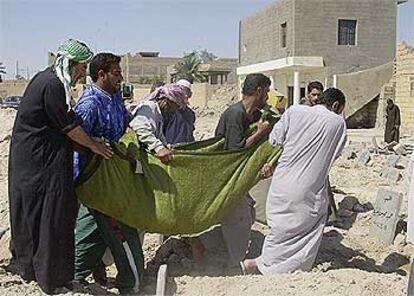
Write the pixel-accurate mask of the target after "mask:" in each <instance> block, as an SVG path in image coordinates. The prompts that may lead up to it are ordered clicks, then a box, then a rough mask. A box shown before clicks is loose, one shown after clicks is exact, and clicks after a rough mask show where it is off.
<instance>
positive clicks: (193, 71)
mask: <svg viewBox="0 0 414 296" xmlns="http://www.w3.org/2000/svg"><path fill="white" fill-rule="evenodd" d="M201 63H202V61H201V59H200V58H199V57H198V56H197V55H196V53H195V52H192V53H190V54H188V55H186V56H184V57H183V59H182V60H181V61H179V62H178V63H177V64H175V66H174V68H175V70H176V71H177V72H176V77H177V79H188V80H190V81H193V82H204V81H205V79H206V77H205V76H204V75H203V74H202V73H201V72H200V65H201Z"/></svg>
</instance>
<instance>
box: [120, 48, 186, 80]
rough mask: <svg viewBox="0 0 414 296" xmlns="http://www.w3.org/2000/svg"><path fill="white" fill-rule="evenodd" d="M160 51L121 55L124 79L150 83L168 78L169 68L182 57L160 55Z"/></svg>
mask: <svg viewBox="0 0 414 296" xmlns="http://www.w3.org/2000/svg"><path fill="white" fill-rule="evenodd" d="M159 54H160V53H159V52H138V53H137V54H130V53H127V54H124V55H121V67H122V71H123V75H124V80H125V81H126V82H128V83H138V84H148V83H151V81H152V80H154V79H162V80H164V81H166V79H167V68H168V66H170V65H173V64H175V63H177V62H178V61H179V60H181V58H178V57H160V56H159Z"/></svg>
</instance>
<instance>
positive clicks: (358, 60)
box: [237, 0, 405, 127]
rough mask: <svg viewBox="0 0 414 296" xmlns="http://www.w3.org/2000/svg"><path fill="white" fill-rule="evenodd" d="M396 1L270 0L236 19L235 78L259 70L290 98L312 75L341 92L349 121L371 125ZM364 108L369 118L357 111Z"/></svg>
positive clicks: (390, 49) (389, 59)
mask: <svg viewBox="0 0 414 296" xmlns="http://www.w3.org/2000/svg"><path fill="white" fill-rule="evenodd" d="M401 2H405V1H396V0H364V1H360V0H348V1H342V0H279V1H275V3H272V4H271V5H269V6H268V7H266V8H265V9H263V10H261V11H259V12H257V13H255V14H253V15H251V16H249V17H247V18H245V19H243V20H242V21H241V22H240V24H239V35H240V36H239V63H240V66H239V67H238V69H237V74H238V76H239V82H240V83H241V82H242V81H243V79H244V77H245V75H247V74H249V73H254V72H262V73H265V74H267V75H269V76H270V77H271V78H272V80H273V81H274V85H275V87H276V88H277V89H278V90H279V91H280V92H281V93H283V94H284V95H285V96H287V97H288V98H289V101H290V104H293V103H297V102H299V100H300V98H301V97H303V96H304V95H306V85H307V84H308V83H309V82H310V81H312V80H319V81H321V82H322V83H324V85H325V87H330V86H335V87H338V88H341V89H342V90H343V91H344V93H345V94H346V96H347V101H348V103H347V107H346V110H345V116H346V117H347V118H348V119H349V125H357V126H359V127H373V125H375V119H376V118H375V114H376V112H375V109H376V108H377V105H378V97H379V94H380V90H381V87H382V86H383V85H384V84H385V83H387V82H388V81H389V80H390V78H391V77H392V74H393V60H394V58H395V54H396V18H397V5H398V3H401ZM370 103H371V104H370ZM364 108H365V110H366V112H365V111H364V112H363V113H364V114H367V113H369V114H374V115H373V116H371V117H372V118H368V119H367V118H366V116H365V115H364V116H361V114H359V115H358V114H357V112H358V111H360V110H361V109H364ZM353 116H354V118H353Z"/></svg>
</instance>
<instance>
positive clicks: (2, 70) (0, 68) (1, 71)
mask: <svg viewBox="0 0 414 296" xmlns="http://www.w3.org/2000/svg"><path fill="white" fill-rule="evenodd" d="M1 74H7V73H6V67H5V66H3V62H0V82H3V78H2V77H1Z"/></svg>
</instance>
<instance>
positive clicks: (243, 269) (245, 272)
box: [239, 261, 262, 275]
mask: <svg viewBox="0 0 414 296" xmlns="http://www.w3.org/2000/svg"><path fill="white" fill-rule="evenodd" d="M239 264H240V269H241V273H242V275H252V274H262V273H261V272H260V271H259V269H258V268H257V266H256V267H255V268H254V269H253V270H249V269H248V268H247V267H246V265H245V264H244V261H240V263H239Z"/></svg>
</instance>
